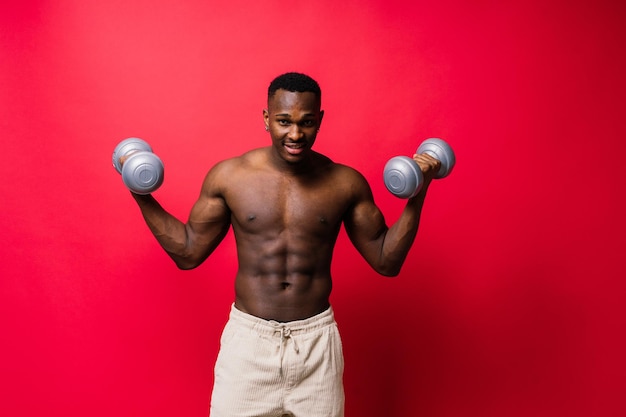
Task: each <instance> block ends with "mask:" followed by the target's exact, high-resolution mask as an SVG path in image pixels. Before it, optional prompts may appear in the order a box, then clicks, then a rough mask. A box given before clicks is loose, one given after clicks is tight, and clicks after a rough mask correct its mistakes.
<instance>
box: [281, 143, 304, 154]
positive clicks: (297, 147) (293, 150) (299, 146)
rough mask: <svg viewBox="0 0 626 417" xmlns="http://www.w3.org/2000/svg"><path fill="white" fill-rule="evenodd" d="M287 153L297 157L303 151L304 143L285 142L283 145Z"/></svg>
mask: <svg viewBox="0 0 626 417" xmlns="http://www.w3.org/2000/svg"><path fill="white" fill-rule="evenodd" d="M283 146H284V147H285V149H287V152H289V153H290V154H291V155H298V154H300V153H302V152H303V151H304V148H305V143H304V142H297V143H295V142H287V143H285V144H284V145H283Z"/></svg>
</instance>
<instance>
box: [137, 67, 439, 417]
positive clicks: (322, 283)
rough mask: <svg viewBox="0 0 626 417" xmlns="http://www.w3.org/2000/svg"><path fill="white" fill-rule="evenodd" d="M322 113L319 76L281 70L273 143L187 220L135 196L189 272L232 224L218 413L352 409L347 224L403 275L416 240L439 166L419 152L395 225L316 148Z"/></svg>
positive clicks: (270, 112) (214, 412) (388, 268)
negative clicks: (413, 186)
mask: <svg viewBox="0 0 626 417" xmlns="http://www.w3.org/2000/svg"><path fill="white" fill-rule="evenodd" d="M323 116H324V112H323V111H322V110H321V91H320V88H319V86H318V84H317V82H315V81H314V80H313V79H311V78H310V77H308V76H306V75H303V74H298V73H288V74H283V75H281V76H279V77H277V78H276V79H275V80H273V81H272V83H271V84H270V87H269V90H268V103H267V109H265V110H264V111H263V118H264V121H265V129H266V130H267V131H268V132H269V134H270V137H271V142H272V143H271V145H270V146H268V147H264V148H260V149H254V150H252V151H249V152H247V153H245V154H243V155H241V156H239V157H236V158H232V159H228V160H225V161H222V162H220V163H218V164H216V165H215V166H214V167H213V168H212V169H211V170H210V171H209V173H208V174H207V176H206V178H205V180H204V183H203V185H202V190H201V193H200V197H199V199H198V201H197V202H196V203H195V204H194V205H193V208H192V209H191V213H190V215H189V219H188V220H187V222H186V223H183V222H181V221H179V220H177V219H176V218H174V217H173V216H172V215H170V214H169V213H167V212H166V211H165V210H164V209H163V208H162V207H161V206H160V205H159V203H158V202H157V201H156V200H155V199H154V197H153V196H152V195H138V194H132V195H133V197H134V198H135V200H136V201H137V203H138V205H139V208H140V209H141V212H142V214H143V216H144V218H145V220H146V223H147V225H148V226H149V228H150V230H151V231H152V233H153V234H154V236H155V237H156V238H157V240H158V242H159V243H160V245H161V246H162V247H163V249H165V251H166V252H167V253H168V255H169V256H170V257H171V258H172V259H173V260H174V262H175V263H176V265H177V266H178V267H179V268H181V269H191V268H195V267H197V266H198V265H200V264H201V263H202V262H203V261H204V260H205V259H206V258H207V257H208V256H209V255H210V254H211V253H212V252H213V250H214V249H215V248H216V247H217V246H218V245H219V243H220V242H221V241H222V239H223V238H224V236H225V235H226V233H227V232H228V230H229V228H230V227H231V226H232V228H233V232H234V235H235V240H236V245H237V253H238V259H239V268H238V271H237V275H236V279H235V301H234V304H233V306H232V309H231V314H230V319H229V322H228V323H227V325H226V328H225V329H224V333H223V335H222V338H221V348H220V353H219V356H218V359H217V363H216V365H215V385H214V389H213V395H212V401H211V416H212V417H222V416H253V415H254V416H276V415H277V416H282V415H293V416H296V417H299V416H306V417H311V416H318V415H319V416H343V415H344V414H343V413H344V393H343V382H342V377H343V357H342V352H341V341H340V338H339V334H338V332H337V328H336V323H335V322H334V318H333V315H332V308H331V306H330V304H329V296H330V292H331V287H332V280H331V274H330V270H331V259H332V254H333V247H334V245H335V242H336V239H337V235H338V233H339V230H340V227H341V225H342V223H343V225H344V227H345V230H346V232H347V234H348V236H349V238H350V240H351V242H352V243H353V244H354V246H355V247H356V249H357V250H358V251H359V253H360V254H361V255H362V256H363V258H364V259H365V260H366V261H367V262H368V263H369V265H371V267H372V268H373V269H374V270H375V271H376V272H378V273H379V274H381V275H385V276H395V275H397V274H398V273H399V272H400V268H401V267H402V264H403V263H404V260H405V258H406V256H407V253H408V251H409V249H410V247H411V245H412V244H413V241H414V239H415V236H416V233H417V229H418V224H419V220H420V213H421V210H422V206H423V204H424V198H425V196H426V192H427V190H428V185H429V184H430V182H431V180H432V178H433V176H434V174H435V173H436V172H437V171H438V169H439V166H440V163H439V161H437V160H436V159H434V158H432V157H430V156H429V155H414V159H415V161H416V162H417V163H418V165H419V167H420V169H421V170H422V172H423V174H424V179H425V181H424V186H423V188H422V189H421V191H420V192H419V194H417V195H416V196H415V197H413V198H410V199H409V200H408V201H407V203H406V207H405V209H404V210H403V212H402V214H401V215H400V217H399V219H398V220H397V221H396V222H395V223H394V224H393V225H392V226H391V227H388V226H387V224H386V223H385V219H384V217H383V215H382V213H381V211H380V210H379V208H378V207H377V206H376V205H375V204H374V200H373V197H372V192H371V189H370V187H369V185H368V183H367V181H366V180H365V178H364V177H363V176H362V175H361V174H359V173H358V172H357V171H355V170H354V169H352V168H349V167H347V166H345V165H341V164H338V163H335V162H333V161H331V160H330V159H329V158H327V157H326V156H324V155H322V154H319V153H318V152H315V151H314V150H313V149H312V147H313V144H314V143H315V139H316V136H317V133H318V130H319V128H320V125H321V123H322V118H323Z"/></svg>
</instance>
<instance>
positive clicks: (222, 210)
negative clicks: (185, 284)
mask: <svg viewBox="0 0 626 417" xmlns="http://www.w3.org/2000/svg"><path fill="white" fill-rule="evenodd" d="M214 186H215V175H212V174H211V173H209V175H207V178H206V179H205V181H204V184H203V186H202V191H201V193H200V198H199V199H198V201H196V203H195V204H194V206H193V208H192V209H191V213H190V215H189V219H188V221H187V223H183V222H181V221H180V220H178V219H177V218H176V217H174V216H173V215H171V214H170V213H168V212H167V211H166V210H165V209H164V208H163V207H162V206H161V205H160V204H159V202H158V201H156V199H155V198H154V197H153V196H152V195H150V194H149V195H139V194H134V193H131V194H132V196H133V198H134V199H135V201H137V204H138V205H139V208H140V209H141V213H142V215H143V217H144V219H145V221H146V224H147V225H148V227H149V228H150V231H151V232H152V234H153V235H154V236H155V237H156V239H157V241H158V242H159V244H160V245H161V247H163V249H164V250H165V252H167V254H168V255H169V256H170V257H171V258H172V259H173V260H174V262H175V263H176V266H178V267H179V268H180V269H193V268H195V267H197V266H199V265H200V264H201V263H202V262H203V261H204V260H205V259H206V258H207V257H208V256H209V255H210V254H211V253H212V252H213V251H214V250H215V248H216V247H217V246H218V245H219V243H220V242H221V241H222V240H223V239H224V236H226V233H227V232H228V229H229V228H230V211H229V209H228V207H227V206H226V203H225V201H224V199H223V198H222V197H221V196H219V195H218V194H216V192H215V191H214V190H215V188H214Z"/></svg>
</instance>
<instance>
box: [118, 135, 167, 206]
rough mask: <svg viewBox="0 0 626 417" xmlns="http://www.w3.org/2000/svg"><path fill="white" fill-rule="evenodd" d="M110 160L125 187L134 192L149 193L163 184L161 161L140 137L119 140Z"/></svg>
mask: <svg viewBox="0 0 626 417" xmlns="http://www.w3.org/2000/svg"><path fill="white" fill-rule="evenodd" d="M122 158H125V160H124V161H121V159H122ZM112 162H113V166H114V167H115V169H116V170H117V172H119V173H120V174H122V181H124V184H125V185H126V187H127V188H128V189H129V190H130V191H132V192H133V193H135V194H150V193H152V192H153V191H155V190H156V189H157V188H159V187H160V186H161V184H163V173H164V171H163V162H162V161H161V159H159V157H158V156H156V155H155V154H154V153H153V152H152V148H151V147H150V145H148V143H147V142H146V141H144V140H142V139H139V138H128V139H124V140H123V141H121V142H120V143H119V144H118V145H117V146H116V147H115V150H114V151H113V155H112Z"/></svg>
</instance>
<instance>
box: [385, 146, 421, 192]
mask: <svg viewBox="0 0 626 417" xmlns="http://www.w3.org/2000/svg"><path fill="white" fill-rule="evenodd" d="M383 179H384V182H385V186H386V187H387V189H388V190H389V192H390V193H391V194H393V195H395V196H397V197H400V198H411V197H413V196H415V195H416V194H417V193H418V192H419V190H420V188H421V186H422V184H423V183H424V180H423V176H422V171H421V170H420V169H419V167H418V166H417V163H416V162H415V161H414V160H413V158H409V157H408V156H396V157H393V158H391V159H390V160H389V161H388V162H387V164H385V168H384V170H383Z"/></svg>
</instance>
